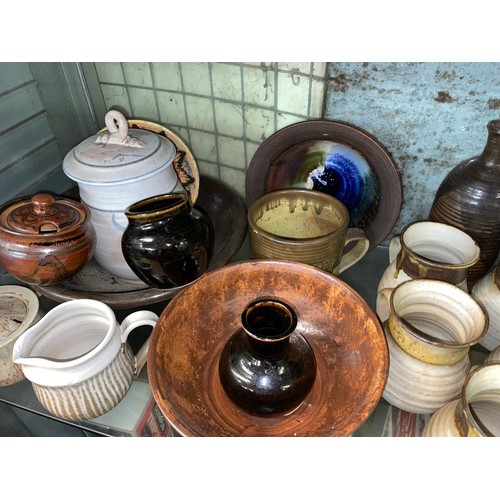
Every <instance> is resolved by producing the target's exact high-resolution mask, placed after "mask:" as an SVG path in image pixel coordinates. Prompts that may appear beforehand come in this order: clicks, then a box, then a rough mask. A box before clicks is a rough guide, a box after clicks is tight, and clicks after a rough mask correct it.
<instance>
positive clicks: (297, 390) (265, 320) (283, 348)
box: [219, 299, 317, 416]
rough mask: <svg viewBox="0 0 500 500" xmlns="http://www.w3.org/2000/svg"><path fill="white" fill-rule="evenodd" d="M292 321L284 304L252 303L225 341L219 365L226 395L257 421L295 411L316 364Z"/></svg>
mask: <svg viewBox="0 0 500 500" xmlns="http://www.w3.org/2000/svg"><path fill="white" fill-rule="evenodd" d="M296 327H297V315H296V314H295V311H294V310H293V309H292V308H291V307H290V306H289V305H288V304H286V303H285V302H283V301H280V300H274V299H257V300H254V301H253V302H251V303H250V304H248V305H247V307H245V309H244V310H243V312H242V314H241V328H239V329H238V330H236V332H235V333H234V335H233V336H232V337H231V338H230V339H229V340H228V342H227V344H226V345H225V347H224V349H223V350H222V353H221V355H220V359H219V376H220V381H221V383H222V386H223V388H224V390H225V391H226V394H227V395H228V396H229V398H230V399H231V400H232V401H233V402H234V403H235V404H236V405H238V406H241V407H242V408H243V409H244V410H245V411H247V412H249V413H253V414H254V415H258V416H266V415H274V414H277V413H285V412H290V411H292V410H294V409H295V408H296V407H297V406H299V404H300V403H301V402H302V401H303V399H304V398H305V397H306V395H307V394H308V393H309V391H310V390H311V388H312V385H313V383H314V380H315V378H316V369H317V368H316V358H315V356H314V352H313V350H312V348H311V346H310V345H309V343H308V342H307V340H306V339H305V337H304V336H303V335H300V334H299V333H297V332H296V331H295V329H296Z"/></svg>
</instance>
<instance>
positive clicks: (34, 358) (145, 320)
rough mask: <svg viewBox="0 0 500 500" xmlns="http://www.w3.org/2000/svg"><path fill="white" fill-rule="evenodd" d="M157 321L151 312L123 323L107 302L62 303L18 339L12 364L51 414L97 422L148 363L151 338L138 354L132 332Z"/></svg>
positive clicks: (134, 316) (121, 396)
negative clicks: (130, 336)
mask: <svg viewBox="0 0 500 500" xmlns="http://www.w3.org/2000/svg"><path fill="white" fill-rule="evenodd" d="M157 319H158V316H157V315H156V314H155V313H153V312H151V311H136V312H134V313H131V314H130V315H128V316H127V317H126V318H125V319H124V320H123V321H122V323H121V324H119V323H118V322H117V320H116V317H115V314H114V312H113V311H112V309H111V308H110V307H109V306H107V305H106V304H104V303H103V302H99V301H97V300H91V299H75V300H72V301H69V302H64V303H62V304H59V305H57V306H56V307H54V308H53V309H51V310H50V311H49V312H48V313H47V314H46V315H45V316H44V317H43V318H42V319H41V320H40V321H38V323H36V324H35V325H33V326H32V327H30V328H28V329H27V330H26V331H25V332H24V333H23V334H22V335H21V336H20V337H19V338H18V339H17V341H16V342H15V344H14V347H13V350H12V360H13V362H14V363H16V364H18V365H19V366H20V367H21V369H22V370H23V373H24V375H25V377H26V378H27V379H28V380H30V381H31V383H32V385H33V390H34V392H35V394H36V396H37V398H38V400H39V401H40V403H41V404H42V406H44V407H45V408H46V409H47V410H48V411H49V412H50V413H52V414H53V415H56V416H58V417H60V418H63V419H66V420H86V419H90V418H94V417H97V416H99V415H102V414H104V413H106V412H108V411H109V410H111V409H112V408H114V407H115V406H116V405H117V404H118V403H119V402H120V401H121V399H122V398H123V397H124V396H125V394H126V393H127V391H128V389H129V388H130V385H131V384H132V381H133V379H134V378H135V377H136V376H137V375H138V374H139V373H140V371H141V369H142V367H143V366H144V364H145V363H146V360H147V354H148V348H149V338H147V340H146V341H145V343H144V344H143V345H142V347H141V348H140V349H139V351H138V352H137V354H136V355H134V354H133V352H132V349H131V348H130V345H129V344H128V342H127V338H128V336H129V334H130V333H131V332H132V331H133V330H134V329H135V328H137V327H139V326H143V325H147V326H151V327H154V326H155V324H156V321H157Z"/></svg>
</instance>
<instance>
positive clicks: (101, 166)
mask: <svg viewBox="0 0 500 500" xmlns="http://www.w3.org/2000/svg"><path fill="white" fill-rule="evenodd" d="M105 121H106V126H107V129H108V130H107V131H105V132H102V133H98V134H96V135H94V136H91V137H88V138H87V139H85V140H84V141H83V142H81V143H80V144H78V145H77V146H75V147H74V148H73V149H72V150H71V151H69V152H68V154H67V155H66V156H65V158H64V161H63V170H64V172H65V174H66V175H67V176H68V177H69V178H70V179H72V180H74V181H75V182H77V183H78V188H79V193H80V198H81V199H82V201H83V202H85V203H86V204H87V205H88V206H89V208H90V211H91V213H92V225H93V226H94V228H95V230H96V234H97V244H96V250H95V259H96V260H97V262H98V263H99V265H100V266H101V267H102V268H104V269H106V270H107V271H109V272H110V273H111V274H114V275H116V276H118V277H120V278H125V279H130V280H139V278H138V277H137V276H136V275H135V273H134V272H133V271H132V270H131V269H130V267H129V265H128V264H127V262H126V261H125V258H124V256H123V253H122V248H121V238H122V234H123V232H124V231H125V228H126V227H127V224H128V221H127V218H126V217H125V214H124V212H125V210H126V208H127V207H129V206H130V205H131V204H133V203H135V202H137V201H140V200H143V199H145V198H148V197H150V196H155V195H159V194H163V193H170V192H172V191H183V186H182V183H181V182H180V181H179V179H178V177H177V174H176V172H175V170H174V168H173V165H172V162H173V160H174V156H175V153H176V148H175V146H174V144H173V142H172V141H171V140H169V139H168V138H166V137H162V136H160V135H158V134H155V133H153V132H150V131H148V130H142V129H136V128H134V129H129V127H128V123H127V120H126V119H125V117H124V116H123V115H122V114H121V113H120V112H118V111H116V110H112V111H109V112H108V113H107V114H106V117H105Z"/></svg>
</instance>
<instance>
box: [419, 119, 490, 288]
mask: <svg viewBox="0 0 500 500" xmlns="http://www.w3.org/2000/svg"><path fill="white" fill-rule="evenodd" d="M487 129H488V138H487V141H486V145H485V147H484V149H483V152H482V153H481V154H480V155H479V156H475V157H473V158H469V159H468V160H465V161H463V162H461V163H459V164H458V165H457V166H456V167H455V168H453V169H452V170H451V171H450V172H449V173H448V175H447V176H446V177H445V178H444V180H443V182H442V183H441V185H440V186H439V188H438V190H437V192H436V196H435V198H434V202H433V204H432V207H431V210H430V213H429V220H431V221H434V222H442V223H445V224H449V225H451V226H455V227H457V228H459V229H461V230H462V231H464V232H465V233H467V234H468V235H469V236H471V237H472V238H473V239H474V240H475V241H476V242H477V244H478V245H479V247H480V249H481V256H480V258H479V261H478V262H477V263H476V264H474V265H473V266H472V267H471V268H470V269H469V273H468V277H467V283H468V285H469V288H472V286H473V285H474V283H475V282H476V281H478V280H479V279H480V278H482V277H483V276H484V275H485V274H487V272H488V271H489V269H490V268H491V266H492V265H493V264H494V262H495V260H496V258H497V256H498V252H499V249H500V120H493V121H490V122H489V123H488V125H487Z"/></svg>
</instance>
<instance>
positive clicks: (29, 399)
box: [0, 239, 484, 437]
mask: <svg viewBox="0 0 500 500" xmlns="http://www.w3.org/2000/svg"><path fill="white" fill-rule="evenodd" d="M248 258H249V246H248V240H247V239H245V241H244V242H243V245H242V247H241V248H240V250H239V251H238V252H237V253H236V255H235V256H234V258H233V259H232V260H233V261H240V260H245V259H248ZM388 264H389V257H388V248H387V247H384V246H379V247H377V248H375V249H373V250H372V251H370V252H368V254H367V255H366V256H365V257H364V258H363V259H362V260H361V261H360V262H358V263H357V264H356V265H354V266H353V267H351V268H350V269H348V270H346V271H344V272H343V273H342V275H341V276H340V278H341V279H342V280H343V281H345V282H346V283H347V284H348V285H350V286H351V287H352V288H353V289H354V290H356V291H357V292H358V293H359V294H360V295H361V296H362V297H363V298H364V299H365V300H366V302H367V303H368V305H369V306H370V307H371V308H372V309H373V310H374V311H375V304H376V292H377V286H378V282H379V281H380V278H381V277H382V274H383V272H384V270H385V268H386V267H387V266H388ZM0 284H2V285H3V284H21V285H22V283H19V282H17V281H16V280H15V279H14V278H12V277H10V276H8V275H6V274H1V273H0ZM39 300H40V307H41V309H42V310H43V311H44V312H47V311H48V310H49V309H51V308H52V307H54V306H55V305H57V303H56V302H53V301H52V300H50V299H48V298H46V297H43V296H41V297H40V298H39ZM166 304H167V302H158V303H155V304H150V305H147V306H140V308H141V309H149V310H152V311H154V312H156V313H157V314H158V315H159V314H161V312H162V311H163V309H164V308H165V305H166ZM130 312H132V310H128V309H127V310H124V309H120V310H116V311H115V313H116V315H117V319H118V320H119V321H122V319H123V318H124V317H125V316H126V315H128V314H129V313H130ZM134 341H135V342H136V344H137V345H136V346H134V344H133V342H134ZM143 341H144V339H141V338H137V339H134V336H133V335H132V336H131V338H130V342H131V345H132V349H133V350H134V352H135V351H136V350H137V349H138V347H139V346H140V344H141V343H142V342H143ZM471 354H472V355H473V356H477V360H478V362H481V360H482V357H484V353H482V352H481V350H479V351H477V352H471ZM0 402H3V403H6V404H8V405H11V406H14V407H17V408H21V409H23V410H27V411H29V412H32V413H35V414H37V415H39V416H40V418H49V419H53V420H58V421H61V422H64V423H66V424H70V425H73V426H75V427H78V428H79V429H82V430H87V431H90V432H92V433H95V434H97V435H103V436H140V435H144V436H148V435H165V436H168V435H174V434H173V432H172V430H171V429H170V427H169V426H168V423H167V421H166V420H165V418H164V417H163V415H162V414H161V411H159V408H158V406H157V405H156V403H155V401H154V398H153V396H152V393H151V388H150V386H149V383H148V378H147V367H146V366H145V367H144V368H143V369H142V371H141V373H140V375H139V376H138V378H137V379H136V380H134V382H133V383H132V386H131V388H130V390H129V392H128V393H127V394H126V396H125V397H124V398H123V400H122V401H121V402H120V403H119V404H118V405H117V406H116V407H115V408H113V409H112V410H111V411H110V412H108V413H106V414H104V415H102V416H100V417H98V418H95V419H92V420H87V421H83V422H67V421H64V420H60V419H58V418H57V417H55V416H53V415H51V414H50V413H48V412H47V411H46V410H45V409H44V408H43V407H42V406H41V405H40V403H39V402H38V400H37V398H36V396H35V394H34V392H33V388H32V385H31V383H30V382H29V381H28V380H23V381H21V382H18V383H17V384H13V385H11V386H7V387H0ZM428 418H429V415H415V414H410V413H407V412H403V411H401V410H399V409H397V408H394V407H392V406H391V405H390V404H389V403H387V402H386V401H384V400H383V399H382V400H381V401H380V403H379V404H378V406H377V407H376V408H375V410H374V411H373V413H372V415H371V416H370V417H369V418H368V419H367V421H366V422H365V423H364V424H363V425H362V426H361V427H360V428H359V429H358V430H357V431H356V432H355V433H354V434H353V436H354V437H380V436H392V435H399V436H402V435H404V436H406V435H408V436H412V435H419V433H420V431H421V429H422V428H423V426H424V425H425V422H426V421H427V419H428Z"/></svg>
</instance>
